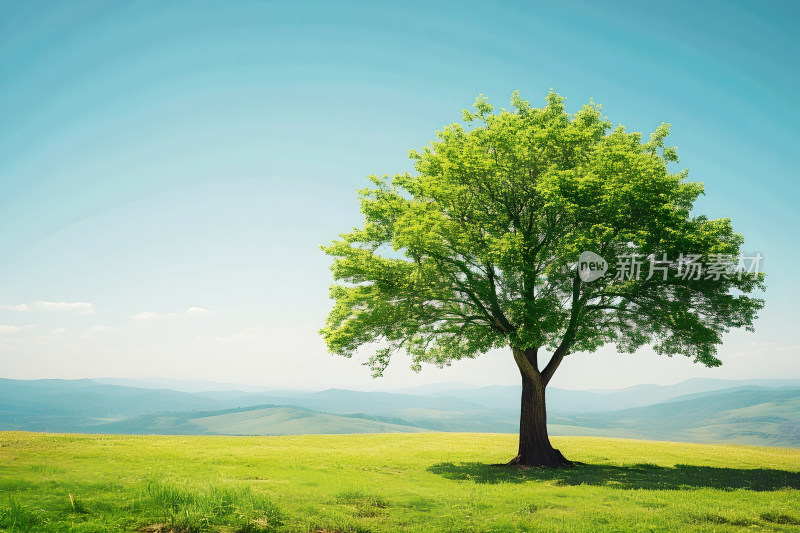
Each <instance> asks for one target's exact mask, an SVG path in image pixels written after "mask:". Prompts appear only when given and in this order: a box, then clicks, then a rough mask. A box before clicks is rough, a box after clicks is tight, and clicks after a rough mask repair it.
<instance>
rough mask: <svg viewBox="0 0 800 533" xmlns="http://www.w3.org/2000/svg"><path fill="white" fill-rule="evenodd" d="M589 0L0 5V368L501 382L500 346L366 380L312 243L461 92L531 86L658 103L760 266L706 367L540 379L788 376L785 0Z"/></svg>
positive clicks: (789, 164)
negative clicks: (347, 348) (753, 308)
mask: <svg viewBox="0 0 800 533" xmlns="http://www.w3.org/2000/svg"><path fill="white" fill-rule="evenodd" d="M602 4H603V5H602V6H601V5H600V3H595V2H520V3H511V2H503V3H490V2H479V3H470V2H432V3H428V2H420V3H411V2H403V3H399V2H398V3H393V4H389V3H384V2H363V3H360V2H318V3H316V2H267V1H263V2H248V1H236V2H221V1H216V2H212V1H197V2H189V1H184V2H181V1H176V2H166V3H165V2H157V1H152V2H111V1H109V2H78V1H73V2H46V1H34V2H11V1H0V213H2V216H0V377H7V378H26V379H27V378H81V377H103V376H108V377H155V376H161V377H172V378H185V379H204V380H217V381H230V382H239V383H247V384H259V385H267V386H285V387H302V388H327V387H350V388H360V389H381V388H386V389H390V388H395V387H402V386H413V385H418V384H423V383H431V382H442V381H464V382H468V383H473V384H486V385H490V384H511V383H517V382H518V379H519V374H518V372H517V370H516V368H515V366H514V363H513V360H512V358H511V355H510V353H505V352H497V353H490V354H488V355H485V356H483V357H481V358H479V359H477V360H474V361H466V362H460V363H456V364H454V366H453V367H451V368H449V369H445V370H438V369H436V368H435V367H430V368H425V369H424V370H423V372H422V373H420V374H414V373H413V372H411V371H410V370H408V366H409V361H408V360H407V359H405V358H403V357H400V358H398V359H397V360H396V361H394V363H393V365H392V366H391V367H390V370H389V371H388V372H387V375H386V377H385V378H384V379H383V380H379V381H374V380H372V379H371V378H370V374H369V370H368V369H367V368H366V367H364V366H361V365H360V361H358V360H347V359H343V358H339V357H334V356H331V355H328V354H327V353H326V351H325V349H324V346H323V343H322V341H321V339H320V338H319V336H318V335H317V330H318V329H319V328H320V327H321V326H322V325H323V323H324V318H325V315H326V313H327V311H328V309H329V308H330V301H329V300H328V295H327V287H328V285H329V284H330V281H331V279H330V272H329V270H328V266H329V259H328V258H327V257H326V256H324V254H322V253H321V252H320V251H319V249H318V245H319V244H321V243H325V242H328V241H329V240H331V239H333V238H335V237H336V236H337V234H338V233H340V232H343V231H348V230H350V229H351V228H352V227H354V226H356V225H359V224H360V220H361V219H360V214H359V212H358V201H357V196H356V192H355V191H356V190H357V189H359V188H362V187H364V186H366V185H368V181H367V179H366V176H367V175H369V174H394V173H397V172H403V171H410V170H412V166H411V164H410V161H409V160H408V158H407V153H408V150H409V149H411V148H416V149H418V148H421V147H422V146H424V145H425V144H427V143H428V142H430V141H431V140H432V139H433V137H434V132H435V131H436V130H437V129H440V128H441V127H442V126H444V125H445V124H448V123H451V122H455V121H459V120H460V118H461V109H463V108H467V107H469V106H470V105H471V104H472V102H473V101H474V98H475V97H476V96H477V95H478V94H481V93H483V94H485V95H487V96H488V97H489V98H490V101H491V102H492V103H494V104H495V105H496V106H497V107H500V106H506V107H508V102H509V97H510V95H511V93H512V92H513V91H514V90H516V89H519V90H520V91H521V92H522V95H523V97H525V98H527V99H528V100H530V101H531V102H532V104H533V105H535V106H540V105H542V104H543V99H544V96H545V95H546V94H547V92H548V90H549V89H550V88H551V87H552V88H553V89H554V90H556V91H557V92H559V93H560V94H562V95H563V96H565V97H566V98H567V106H568V108H569V109H570V110H577V109H578V108H579V107H580V105H581V104H583V103H585V102H587V101H588V100H589V98H590V97H593V98H594V100H595V101H596V102H598V103H600V104H602V105H603V112H604V113H605V114H606V115H608V117H609V119H610V120H611V121H612V122H613V123H619V122H621V123H623V124H625V125H626V126H627V127H628V129H629V130H631V131H644V132H645V133H646V134H647V133H649V132H650V131H651V130H653V129H654V128H655V127H656V126H658V125H659V124H660V123H661V122H662V121H664V122H671V123H672V125H673V128H672V135H671V136H670V143H671V144H672V145H675V146H677V147H678V154H679V156H680V158H681V162H680V165H681V166H682V167H687V168H689V169H690V177H691V178H692V179H694V180H697V181H703V182H705V184H706V196H704V197H702V198H701V199H700V200H699V201H698V203H697V204H696V208H697V209H696V210H697V212H698V213H706V214H708V215H709V216H711V217H722V216H726V217H731V218H732V219H733V222H734V227H735V229H736V230H737V231H739V232H741V233H743V234H744V235H745V237H746V243H745V246H744V249H745V250H746V251H750V252H756V251H757V252H760V253H761V254H762V255H763V256H764V257H765V261H764V263H763V265H762V266H763V267H764V270H765V271H766V272H767V275H768V278H767V285H768V290H767V293H766V299H767V307H766V308H765V310H764V311H763V312H762V313H761V318H760V319H759V321H758V322H757V324H756V333H754V334H750V333H744V332H742V333H736V334H732V335H730V336H729V337H728V338H727V341H726V343H725V345H724V346H723V347H722V348H721V350H720V355H721V358H722V360H723V361H724V365H723V366H722V367H721V368H718V369H704V368H701V367H699V366H698V365H694V364H692V363H691V361H689V360H688V359H686V358H674V359H672V360H670V359H667V358H659V357H656V356H655V355H653V354H652V353H651V352H650V351H649V350H642V351H641V352H640V353H638V354H636V355H633V356H632V355H617V354H616V353H615V352H614V350H613V349H610V348H609V349H604V350H602V351H601V352H599V353H597V354H594V355H586V354H574V355H571V356H569V357H568V358H567V359H566V360H565V362H564V363H563V364H562V366H561V368H560V369H559V372H558V374H556V377H555V378H554V381H553V384H554V385H555V386H560V387H566V388H609V387H621V386H628V385H634V384H637V383H661V384H667V383H673V382H677V381H680V380H682V379H686V378H689V377H697V376H705V377H720V378H742V379H743V378H750V377H800V340H799V339H798V323H800V311H798V308H797V302H798V288H800V279H798V278H799V277H800V275H799V274H798V272H800V270H798V266H799V265H800V251H799V250H798V247H799V246H800V242H798V241H800V239H798V238H797V236H796V235H797V233H796V232H797V226H798V218H799V217H798V210H797V204H798V200H800V194H798V192H799V191H800V188H799V187H798V175H797V165H798V163H797V153H798V140H800V138H799V137H800V136H798V128H799V127H800V106H798V103H797V97H796V94H797V87H798V86H800V74H799V72H800V68H798V67H800V65H798V57H800V41H799V40H798V33H797V31H796V27H795V26H796V24H797V21H798V20H800V4H798V3H796V2H793V1H789V0H787V1H783V2H777V1H773V2H728V1H720V2H702V3H698V2H692V1H672V2H659V3H654V2H635V1H630V2H616V3H614V2H611V3H606V2H604V3H602Z"/></svg>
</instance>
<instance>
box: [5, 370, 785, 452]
mask: <svg viewBox="0 0 800 533" xmlns="http://www.w3.org/2000/svg"><path fill="white" fill-rule="evenodd" d="M794 382H795V381H793V380H774V381H763V380H762V381H754V382H744V383H745V385H744V386H742V385H741V383H742V382H735V381H731V382H725V381H722V382H719V383H716V382H714V381H713V380H689V381H687V382H684V383H681V384H677V385H673V386H669V387H657V386H655V385H643V386H639V387H633V388H630V389H623V390H619V391H569V390H562V389H551V390H549V391H548V412H549V424H550V431H551V433H552V434H554V435H594V436H611V437H628V438H646V439H662V440H677V441H688V442H720V443H722V442H730V443H739V444H757V445H777V446H796V447H800V400H798V398H800V386H793V387H783V388H781V387H779V386H780V385H784V384H786V383H789V384H791V383H794ZM737 384H739V386H733V385H737ZM682 393H686V394H682ZM648 398H654V399H658V400H659V401H657V402H653V403H648V400H647V399H648ZM518 404H519V390H518V388H516V387H483V388H479V387H477V388H464V387H448V388H446V389H445V390H441V389H438V390H437V389H436V388H429V389H427V390H426V389H421V390H417V391H408V392H405V393H399V392H395V393H389V392H360V391H348V390H338V389H329V390H325V391H319V392H306V391H268V392H242V391H211V392H179V391H171V390H164V389H145V388H137V387H128V386H121V385H110V384H102V383H95V382H93V381H91V380H77V381H62V380H40V381H14V380H0V429H6V430H33V431H50V432H53V431H62V432H95V433H130V434H173V435H181V434H195V435H213V434H227V435H282V434H314V433H383V432H387V431H391V432H417V431H457V432H458V431H472V432H503V433H515V432H516V431H517V430H518V423H519V411H518V409H519V406H518ZM619 405H622V406H627V407H628V408H625V409H611V407H613V406H619ZM590 407H591V408H590ZM579 408H583V410H580V409H579Z"/></svg>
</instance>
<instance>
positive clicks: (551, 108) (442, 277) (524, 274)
mask: <svg viewBox="0 0 800 533" xmlns="http://www.w3.org/2000/svg"><path fill="white" fill-rule="evenodd" d="M546 100H547V104H546V105H545V106H544V107H543V108H541V109H538V108H533V107H531V105H530V104H529V103H528V102H527V101H525V100H522V99H521V98H520V96H519V93H514V94H513V95H512V98H511V104H512V107H513V110H512V111H507V110H501V111H500V112H499V113H494V112H493V107H492V106H491V105H490V104H489V103H488V102H487V100H486V99H485V98H484V97H482V96H481V97H479V98H478V99H477V100H476V102H475V104H474V111H472V112H470V111H467V110H465V111H464V115H463V118H464V121H465V123H466V126H465V125H461V124H451V125H449V126H447V127H445V128H444V130H443V131H440V132H437V134H436V137H437V140H436V141H434V142H432V143H431V145H430V146H428V147H425V148H423V150H422V151H421V152H417V151H411V152H410V157H411V158H412V159H413V160H414V161H415V168H416V173H415V175H411V174H408V173H406V174H400V175H396V176H394V178H391V179H390V178H389V177H388V176H384V177H382V178H380V177H376V176H370V180H371V181H372V183H373V184H374V187H372V188H367V189H364V190H361V191H359V194H360V198H361V211H362V213H363V215H364V225H363V227H362V228H356V229H354V230H353V231H352V232H350V233H345V234H342V235H341V240H337V241H333V242H332V243H331V244H330V245H328V246H323V247H322V248H323V250H324V251H325V252H326V253H327V254H328V255H330V256H332V257H333V258H334V261H333V265H332V267H331V268H332V271H333V277H334V279H335V280H336V283H335V284H334V285H332V286H331V289H330V295H331V297H332V298H333V299H334V300H335V305H334V307H333V309H332V310H331V311H330V314H329V315H328V318H327V324H326V327H325V328H323V329H322V330H321V334H322V335H323V337H324V339H325V341H326V343H327V346H328V348H329V350H330V351H331V352H332V353H335V354H339V355H343V356H347V357H350V356H352V354H353V353H354V351H356V350H357V349H358V348H359V347H361V346H364V345H374V346H375V348H376V350H375V351H374V354H373V355H372V356H371V357H370V360H369V363H368V364H369V365H370V366H371V367H372V369H373V372H374V375H376V376H379V375H381V373H382V372H383V370H384V369H385V368H386V366H387V364H388V363H389V360H390V357H391V356H392V355H393V354H395V353H397V352H401V351H404V352H407V353H408V354H409V355H410V356H411V358H412V361H413V364H412V367H413V368H415V369H416V370H419V368H420V365H421V363H433V364H436V365H440V366H444V365H449V364H450V363H451V362H452V361H456V360H459V359H462V358H473V357H476V356H478V355H480V354H483V353H485V352H487V351H488V350H491V349H493V348H502V347H507V348H510V351H511V353H512V354H513V357H514V360H515V362H516V364H517V366H518V367H519V371H520V374H521V376H522V402H521V413H520V434H519V450H518V454H517V456H516V457H515V458H514V459H513V460H512V461H511V462H510V464H518V465H526V466H540V465H541V466H567V465H570V464H571V463H570V462H569V461H568V460H567V459H565V458H564V456H563V455H562V454H561V453H560V452H559V451H558V450H556V449H554V448H553V447H552V446H551V444H550V440H549V437H548V435H547V425H546V410H545V388H546V387H547V384H548V383H549V382H550V380H551V379H552V377H553V374H554V373H555V372H556V370H557V369H558V367H559V365H560V364H561V361H562V360H563V359H564V357H565V356H567V355H568V354H571V353H575V352H593V351H595V350H597V349H598V348H599V347H600V346H602V345H604V344H607V343H614V344H616V346H617V349H618V350H619V351H622V352H634V351H635V350H637V349H638V348H640V347H642V346H644V345H648V344H649V345H652V346H653V347H654V349H655V351H656V352H658V353H660V354H664V355H668V356H671V355H673V354H681V355H685V356H688V357H691V358H693V359H694V360H695V361H696V362H699V363H702V364H704V365H706V366H709V367H713V366H718V365H720V364H721V362H720V360H719V359H718V358H717V357H716V348H717V345H719V344H720V343H721V342H722V340H721V336H722V334H723V333H725V332H726V331H728V330H729V329H731V328H738V327H745V328H747V329H748V330H752V327H753V326H752V325H753V321H754V320H755V318H756V314H757V312H758V310H759V309H760V308H761V307H762V306H763V300H761V299H759V298H756V297H754V296H752V293H753V292H757V291H760V290H763V288H764V285H763V274H756V275H753V274H750V273H743V272H742V271H741V268H737V266H736V258H737V257H738V256H739V254H740V250H739V248H740V245H741V244H742V242H743V238H742V236H741V235H739V234H737V233H734V231H733V229H732V227H731V222H730V220H729V219H716V220H711V219H708V218H707V217H705V216H702V215H699V216H698V215H693V214H692V213H691V210H692V204H693V202H694V200H695V199H696V198H697V197H698V195H700V194H702V193H703V185H702V184H701V183H696V182H690V181H687V176H688V172H687V171H685V170H684V171H681V172H677V173H672V172H670V170H669V169H668V164H669V163H670V162H677V156H676V152H675V149H674V148H673V147H669V146H666V145H665V144H664V140H665V138H666V137H667V135H668V133H669V125H668V124H662V125H661V126H659V127H658V128H657V129H656V130H655V132H654V133H653V134H651V136H650V139H649V141H647V142H643V141H642V136H641V134H640V133H627V132H626V131H625V128H624V127H623V126H622V125H620V126H617V127H616V128H613V129H612V127H611V124H610V122H609V121H608V120H607V119H606V118H604V117H603V116H602V115H601V113H600V106H598V105H595V104H594V103H590V104H588V105H585V106H583V108H582V109H581V110H580V111H578V112H577V113H575V114H569V113H567V112H565V110H564V105H563V100H564V99H563V98H562V97H560V96H559V95H557V94H555V93H553V92H551V93H550V94H549V95H548V96H547V99H546ZM582 252H594V253H596V254H598V255H599V256H601V257H602V258H603V259H604V260H605V261H606V262H607V266H608V267H609V272H608V273H607V274H606V275H605V276H602V277H600V278H599V279H595V280H592V281H589V280H588V278H589V276H588V275H584V276H582V275H581V273H583V274H590V273H591V271H588V270H582V266H581V265H576V263H577V262H578V260H579V258H580V256H581V254H582ZM731 258H733V264H732V265H730V264H728V260H730V259H731ZM688 259H693V260H694V262H693V263H690V264H687V260H688ZM722 259H724V260H725V261H721V260H722ZM709 262H710V263H714V262H716V263H717V264H718V265H724V266H723V267H722V268H719V267H718V268H717V274H716V275H709V274H708V273H707V272H702V271H701V270H693V269H695V267H696V265H697V264H700V265H701V268H702V265H707V264H709ZM584 266H585V265H584ZM616 266H620V267H622V268H620V269H616V272H614V271H615V267H616ZM637 270H638V271H639V272H638V273H639V275H636V274H637ZM697 272H700V273H701V274H702V275H700V276H698V275H696V274H697ZM709 272H710V271H709ZM598 273H599V272H598ZM584 278H587V281H584ZM715 278H716V279H715ZM545 353H549V358H547V359H545V358H544V357H543V355H544V354H545Z"/></svg>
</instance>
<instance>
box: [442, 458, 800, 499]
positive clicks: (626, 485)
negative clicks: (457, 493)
mask: <svg viewBox="0 0 800 533" xmlns="http://www.w3.org/2000/svg"><path fill="white" fill-rule="evenodd" d="M427 470H428V472H431V473H433V474H437V475H440V476H442V477H444V478H446V479H452V480H458V481H472V482H474V483H490V484H493V483H529V482H535V481H555V482H556V484H558V485H594V486H602V487H611V488H617V489H654V490H691V489H699V488H714V489H721V490H735V489H746V490H752V491H758V492H763V491H775V490H780V489H784V488H789V489H800V472H789V471H786V470H772V469H769V468H757V469H752V470H748V469H738V468H716V467H711V466H692V465H675V466H674V467H664V466H657V465H651V464H636V465H629V466H615V465H594V464H577V465H576V466H575V467H573V468H562V469H548V468H529V469H520V468H518V467H515V466H507V465H492V464H487V463H457V464H455V463H438V464H435V465H432V466H429V467H428V469H427Z"/></svg>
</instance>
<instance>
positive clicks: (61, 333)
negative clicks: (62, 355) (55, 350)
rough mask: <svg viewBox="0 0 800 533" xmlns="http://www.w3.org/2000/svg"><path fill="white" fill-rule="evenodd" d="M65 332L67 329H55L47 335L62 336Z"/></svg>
mask: <svg viewBox="0 0 800 533" xmlns="http://www.w3.org/2000/svg"><path fill="white" fill-rule="evenodd" d="M67 331H68V330H67V328H55V329H51V330H50V331H49V332H48V333H49V334H50V335H63V334H64V333H66V332H67Z"/></svg>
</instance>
